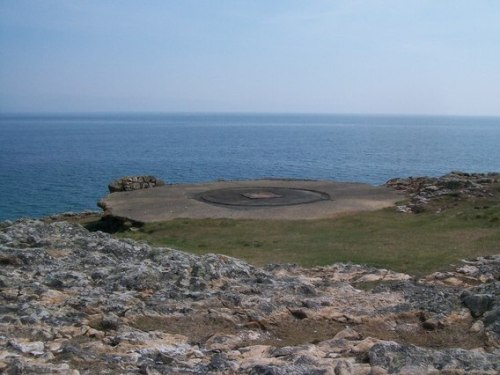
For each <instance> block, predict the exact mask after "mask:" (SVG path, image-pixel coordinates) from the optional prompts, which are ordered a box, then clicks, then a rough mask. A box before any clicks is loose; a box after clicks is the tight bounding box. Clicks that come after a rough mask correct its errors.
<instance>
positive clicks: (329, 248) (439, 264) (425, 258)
mask: <svg viewBox="0 0 500 375" xmlns="http://www.w3.org/2000/svg"><path fill="white" fill-rule="evenodd" d="M452 206H453V207H451V208H448V209H446V210H445V211H444V212H441V213H433V212H425V213H422V214H417V215H413V214H402V213H398V212H396V211H395V210H394V209H392V208H389V209H384V210H379V211H372V212H362V213H357V214H352V215H347V216H344V217H339V218H336V219H322V220H293V221H292V220H230V219H204V220H192V219H177V220H172V221H168V222H161V223H151V224H146V225H144V226H143V227H141V228H140V229H139V230H137V231H124V232H120V233H116V235H117V236H119V237H128V238H133V239H135V240H144V241H147V242H149V243H151V244H154V245H160V246H168V247H173V248H177V249H180V250H185V251H189V252H192V253H195V254H206V253H214V252H215V253H221V254H226V255H229V256H233V257H237V258H241V259H245V260H247V261H249V262H250V263H253V264H256V265H265V264H268V263H297V264H300V265H302V266H317V265H328V264H332V263H335V262H354V263H359V264H368V265H373V266H377V267H385V268H389V269H392V270H395V271H401V272H407V273H410V274H413V275H417V276H419V275H424V274H428V273H430V272H433V271H437V270H442V269H445V268H446V267H447V266H449V265H450V264H453V263H455V264H456V263H458V262H459V261H460V259H463V258H470V257H475V256H479V255H488V254H495V253H500V221H499V218H500V203H499V200H497V199H495V198H491V199H475V200H469V201H458V200H457V202H454V204H453V205H452Z"/></svg>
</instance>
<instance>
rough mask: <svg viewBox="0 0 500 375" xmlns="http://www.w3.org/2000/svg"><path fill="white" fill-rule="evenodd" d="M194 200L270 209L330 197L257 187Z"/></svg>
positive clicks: (205, 194)
mask: <svg viewBox="0 0 500 375" xmlns="http://www.w3.org/2000/svg"><path fill="white" fill-rule="evenodd" d="M195 198H196V199H198V200H199V201H202V202H208V203H213V204H221V205H224V206H242V207H270V206H291V205H296V204H305V203H313V202H318V201H322V200H328V199H330V195H328V194H327V193H324V192H321V191H315V190H307V189H293V188H286V187H273V186H268V187H264V186H262V187H260V186H258V187H242V188H226V189H216V190H209V191H204V192H202V193H201V194H198V195H196V196H195Z"/></svg>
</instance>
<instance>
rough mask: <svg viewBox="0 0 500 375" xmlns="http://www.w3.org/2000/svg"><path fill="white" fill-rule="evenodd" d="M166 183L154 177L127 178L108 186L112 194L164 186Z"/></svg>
mask: <svg viewBox="0 0 500 375" xmlns="http://www.w3.org/2000/svg"><path fill="white" fill-rule="evenodd" d="M163 185H165V182H164V181H162V180H160V179H159V178H156V177H154V176H125V177H122V178H120V179H118V180H114V181H112V182H111V183H110V184H109V185H108V189H109V192H110V193H116V192H120V191H132V190H140V189H149V188H153V187H156V186H163Z"/></svg>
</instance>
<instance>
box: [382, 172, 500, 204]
mask: <svg viewBox="0 0 500 375" xmlns="http://www.w3.org/2000/svg"><path fill="white" fill-rule="evenodd" d="M499 182H500V174H499V173H465V172H451V173H449V174H446V175H444V176H441V177H409V178H394V179H392V180H389V181H387V183H386V185H387V186H389V187H391V188H393V189H395V190H398V191H403V192H405V193H406V194H407V196H408V203H407V204H404V205H400V206H398V210H399V211H401V212H407V213H419V212H423V211H425V210H426V209H427V208H430V209H433V210H435V211H437V212H440V211H442V210H443V209H446V208H447V207H446V204H444V205H443V202H442V201H443V198H450V197H453V198H455V199H462V200H463V199H471V198H484V197H488V196H492V194H493V193H492V191H491V188H492V186H496V185H495V184H497V183H499ZM439 201H440V202H439ZM436 202H439V204H437V205H433V203H436Z"/></svg>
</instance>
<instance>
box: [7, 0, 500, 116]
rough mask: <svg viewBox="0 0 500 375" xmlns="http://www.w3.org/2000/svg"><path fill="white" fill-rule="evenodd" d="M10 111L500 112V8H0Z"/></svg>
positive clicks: (234, 2) (266, 4)
mask: <svg viewBox="0 0 500 375" xmlns="http://www.w3.org/2000/svg"><path fill="white" fill-rule="evenodd" d="M0 111H1V112H13V111H16V112H19V111H21V112H24V111H30V112H33V111H45V112H47V111H49V112H54V111H55V112H72V111H77V112H87V111H91V112H92V111H94V112H96V111H97V112H101V111H113V112H114V111H132V112H135V111H139V112H144V111H155V112H185V111H189V112H192V111H216V112H327V113H408V114H465V115H500V1H498V0H491V1H486V0H485V1H481V0H477V1H476V0H474V1H473V0H468V1H460V0H448V1H446V0H428V1H426V0H415V1H411V0H394V1H390V0H387V1H382V0H380V1H377V0H365V1H354V0H353V1H334V0H331V1H320V0H318V1H314V0H303V1H293V0H292V1H280V0H273V1H271V0H247V1H244V0H227V1H226V0H198V1H190V0H176V1H174V0H162V1H151V0H148V1H139V0H136V1H128V0H119V1H118V0H116V1H111V0H108V1H106V0H86V1H76V0H75V1H72V0H39V1H34V0H33V1H24V0H0Z"/></svg>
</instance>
